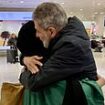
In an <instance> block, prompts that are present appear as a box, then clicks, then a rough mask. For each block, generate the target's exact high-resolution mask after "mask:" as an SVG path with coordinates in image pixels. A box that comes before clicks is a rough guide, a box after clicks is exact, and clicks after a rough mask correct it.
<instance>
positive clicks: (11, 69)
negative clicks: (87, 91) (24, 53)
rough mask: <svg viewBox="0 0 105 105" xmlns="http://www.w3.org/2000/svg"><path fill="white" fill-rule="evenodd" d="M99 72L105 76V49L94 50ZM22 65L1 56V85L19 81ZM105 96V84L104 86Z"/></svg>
mask: <svg viewBox="0 0 105 105" xmlns="http://www.w3.org/2000/svg"><path fill="white" fill-rule="evenodd" d="M93 54H94V57H95V61H96V65H97V70H98V73H99V74H101V75H102V76H104V77H105V51H103V53H97V52H94V53H93ZM21 68H22V66H20V64H19V63H16V64H10V63H7V60H6V57H5V56H4V57H0V85H1V84H2V82H19V81H18V77H19V74H20V72H21ZM102 90H103V92H104V96H105V86H103V88H102Z"/></svg>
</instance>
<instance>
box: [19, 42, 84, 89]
mask: <svg viewBox="0 0 105 105" xmlns="http://www.w3.org/2000/svg"><path fill="white" fill-rule="evenodd" d="M80 55H83V54H81V51H80V50H79V49H77V48H76V47H75V46H73V45H72V44H65V45H63V46H62V47H61V48H60V49H59V50H56V51H55V53H54V54H53V55H52V56H51V57H50V58H49V59H48V60H47V61H46V63H45V64H44V65H43V67H42V68H40V71H39V72H38V73H37V74H31V73H30V72H29V71H25V72H23V73H21V75H20V82H21V83H22V84H23V85H24V86H25V87H26V88H28V89H30V90H32V91H36V90H39V89H41V88H44V87H45V86H47V85H50V84H52V83H54V82H57V81H60V80H63V79H65V78H67V77H68V76H71V75H73V74H77V73H80V72H82V69H81V67H82V61H83V59H82V57H81V56H80Z"/></svg>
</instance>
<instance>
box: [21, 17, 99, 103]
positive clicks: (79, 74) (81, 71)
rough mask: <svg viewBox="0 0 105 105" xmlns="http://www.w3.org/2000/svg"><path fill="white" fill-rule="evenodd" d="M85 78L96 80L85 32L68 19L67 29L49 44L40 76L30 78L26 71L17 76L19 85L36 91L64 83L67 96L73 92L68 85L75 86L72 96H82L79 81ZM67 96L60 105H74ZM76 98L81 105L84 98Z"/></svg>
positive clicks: (93, 63)
mask: <svg viewBox="0 0 105 105" xmlns="http://www.w3.org/2000/svg"><path fill="white" fill-rule="evenodd" d="M86 77H88V78H89V79H92V80H96V79H97V73H96V65H95V61H94V58H93V55H92V52H91V46H90V40H89V37H88V35H87V33H86V30H85V28H84V26H83V24H82V23H81V21H80V20H79V19H77V18H76V17H73V18H71V19H69V22H68V24H67V26H66V27H64V28H63V29H62V30H61V31H60V32H59V34H58V35H57V36H56V37H55V38H54V39H53V40H52V41H51V43H50V46H49V57H48V60H47V61H46V62H45V64H44V65H43V67H42V68H41V70H40V71H39V73H37V74H34V75H32V74H31V73H30V72H29V71H25V72H23V73H22V74H21V76H20V82H21V83H22V84H23V85H24V86H25V87H26V88H29V89H30V90H32V91H36V90H40V89H41V88H43V87H46V86H47V85H50V84H52V83H54V82H56V81H60V80H67V92H68V90H69V91H71V92H72V89H71V90H70V89H69V88H70V87H71V86H70V83H71V84H72V86H74V87H76V86H78V87H77V88H74V87H73V89H74V93H73V95H74V94H75V93H76V92H75V90H77V92H78V91H80V93H81V94H83V92H82V89H81V87H80V84H79V83H78V80H81V79H82V78H86ZM73 81H77V82H73ZM74 84H75V85H76V86H75V85H74ZM67 92H66V94H65V97H66V99H65V98H64V104H63V105H75V104H70V101H69V100H70V97H68V96H69V93H67ZM76 94H77V93H76ZM81 94H80V95H81ZM77 96H78V101H80V100H79V99H81V100H82V98H83V97H84V94H83V95H82V96H80V97H79V95H77ZM74 97H76V96H74ZM81 97H82V98H81ZM71 98H72V97H71ZM84 100H85V99H84ZM65 102H66V104H65ZM82 102H83V100H82ZM71 103H72V102H71ZM77 103H78V102H77ZM78 105H86V103H85V104H84V103H81V102H80V104H79V103H78Z"/></svg>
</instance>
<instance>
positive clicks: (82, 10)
mask: <svg viewBox="0 0 105 105" xmlns="http://www.w3.org/2000/svg"><path fill="white" fill-rule="evenodd" d="M46 1H47V2H51V1H52V0H0V11H17V10H18V11H32V10H33V8H35V7H36V6H37V5H38V4H40V3H42V2H46ZM53 2H57V3H60V4H61V5H62V6H63V7H64V9H65V10H66V12H67V14H68V15H69V16H73V15H76V16H78V17H80V18H81V19H83V20H94V19H95V18H96V17H97V15H105V0H53Z"/></svg>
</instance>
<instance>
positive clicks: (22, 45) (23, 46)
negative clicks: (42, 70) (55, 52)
mask: <svg viewBox="0 0 105 105" xmlns="http://www.w3.org/2000/svg"><path fill="white" fill-rule="evenodd" d="M17 47H18V49H19V50H20V52H21V53H22V56H21V59H20V61H21V63H22V59H23V57H24V56H33V55H39V56H46V49H45V48H44V46H43V43H42V42H41V41H40V40H39V39H38V38H36V30H35V26H34V22H33V21H29V22H27V23H25V24H24V25H23V26H22V28H21V29H20V31H19V33H18V39H17Z"/></svg>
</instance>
